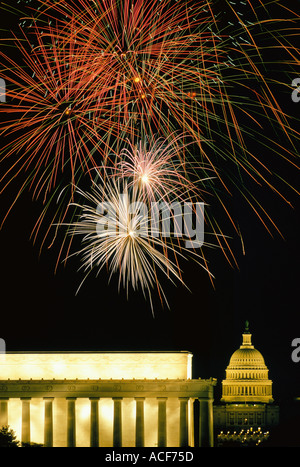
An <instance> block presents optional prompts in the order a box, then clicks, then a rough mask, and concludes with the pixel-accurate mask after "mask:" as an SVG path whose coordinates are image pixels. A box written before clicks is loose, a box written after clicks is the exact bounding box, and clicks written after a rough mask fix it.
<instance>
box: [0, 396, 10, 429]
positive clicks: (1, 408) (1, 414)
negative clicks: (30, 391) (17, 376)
mask: <svg viewBox="0 0 300 467" xmlns="http://www.w3.org/2000/svg"><path fill="white" fill-rule="evenodd" d="M8 401H9V398H8V397H1V399H0V427H1V426H7V425H8Z"/></svg>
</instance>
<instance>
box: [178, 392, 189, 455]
mask: <svg viewBox="0 0 300 467" xmlns="http://www.w3.org/2000/svg"><path fill="white" fill-rule="evenodd" d="M188 400H189V398H188V397H179V401H180V425H179V446H180V447H187V446H188V444H189V442H188V439H189V430H188Z"/></svg>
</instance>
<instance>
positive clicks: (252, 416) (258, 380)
mask: <svg viewBox="0 0 300 467" xmlns="http://www.w3.org/2000/svg"><path fill="white" fill-rule="evenodd" d="M242 336H243V340H242V345H241V346H240V348H239V349H237V350H236V351H235V352H234V353H233V354H232V356H231V358H230V361H229V365H228V366H227V368H226V378H225V379H224V380H223V381H222V398H221V404H219V405H215V406H214V426H215V427H216V429H219V430H220V429H222V430H241V429H247V428H250V427H251V429H254V430H255V429H269V428H270V427H272V426H275V425H277V424H278V422H279V407H278V406H277V405H275V404H274V399H273V395H272V381H271V380H270V379H269V376H268V373H269V370H268V368H267V366H266V364H265V361H264V358H263V356H262V354H261V353H260V352H259V351H258V350H257V349H255V348H254V346H253V345H252V340H251V338H252V335H251V333H250V331H249V323H248V322H247V321H246V326H245V331H244V333H243V335H242Z"/></svg>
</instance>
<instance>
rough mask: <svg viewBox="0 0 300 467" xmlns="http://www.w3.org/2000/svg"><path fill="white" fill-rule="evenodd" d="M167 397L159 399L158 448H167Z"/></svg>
mask: <svg viewBox="0 0 300 467" xmlns="http://www.w3.org/2000/svg"><path fill="white" fill-rule="evenodd" d="M167 399H168V398H167V397H158V398H157V400H158V433H157V446H158V447H161V448H163V447H166V446H167Z"/></svg>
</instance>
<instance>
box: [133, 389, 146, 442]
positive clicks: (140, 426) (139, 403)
mask: <svg viewBox="0 0 300 467" xmlns="http://www.w3.org/2000/svg"><path fill="white" fill-rule="evenodd" d="M144 400H145V398H144V397H136V398H135V401H136V418H135V445H136V447H141V448H143V447H144V445H145V433H144V431H145V427H144Z"/></svg>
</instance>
